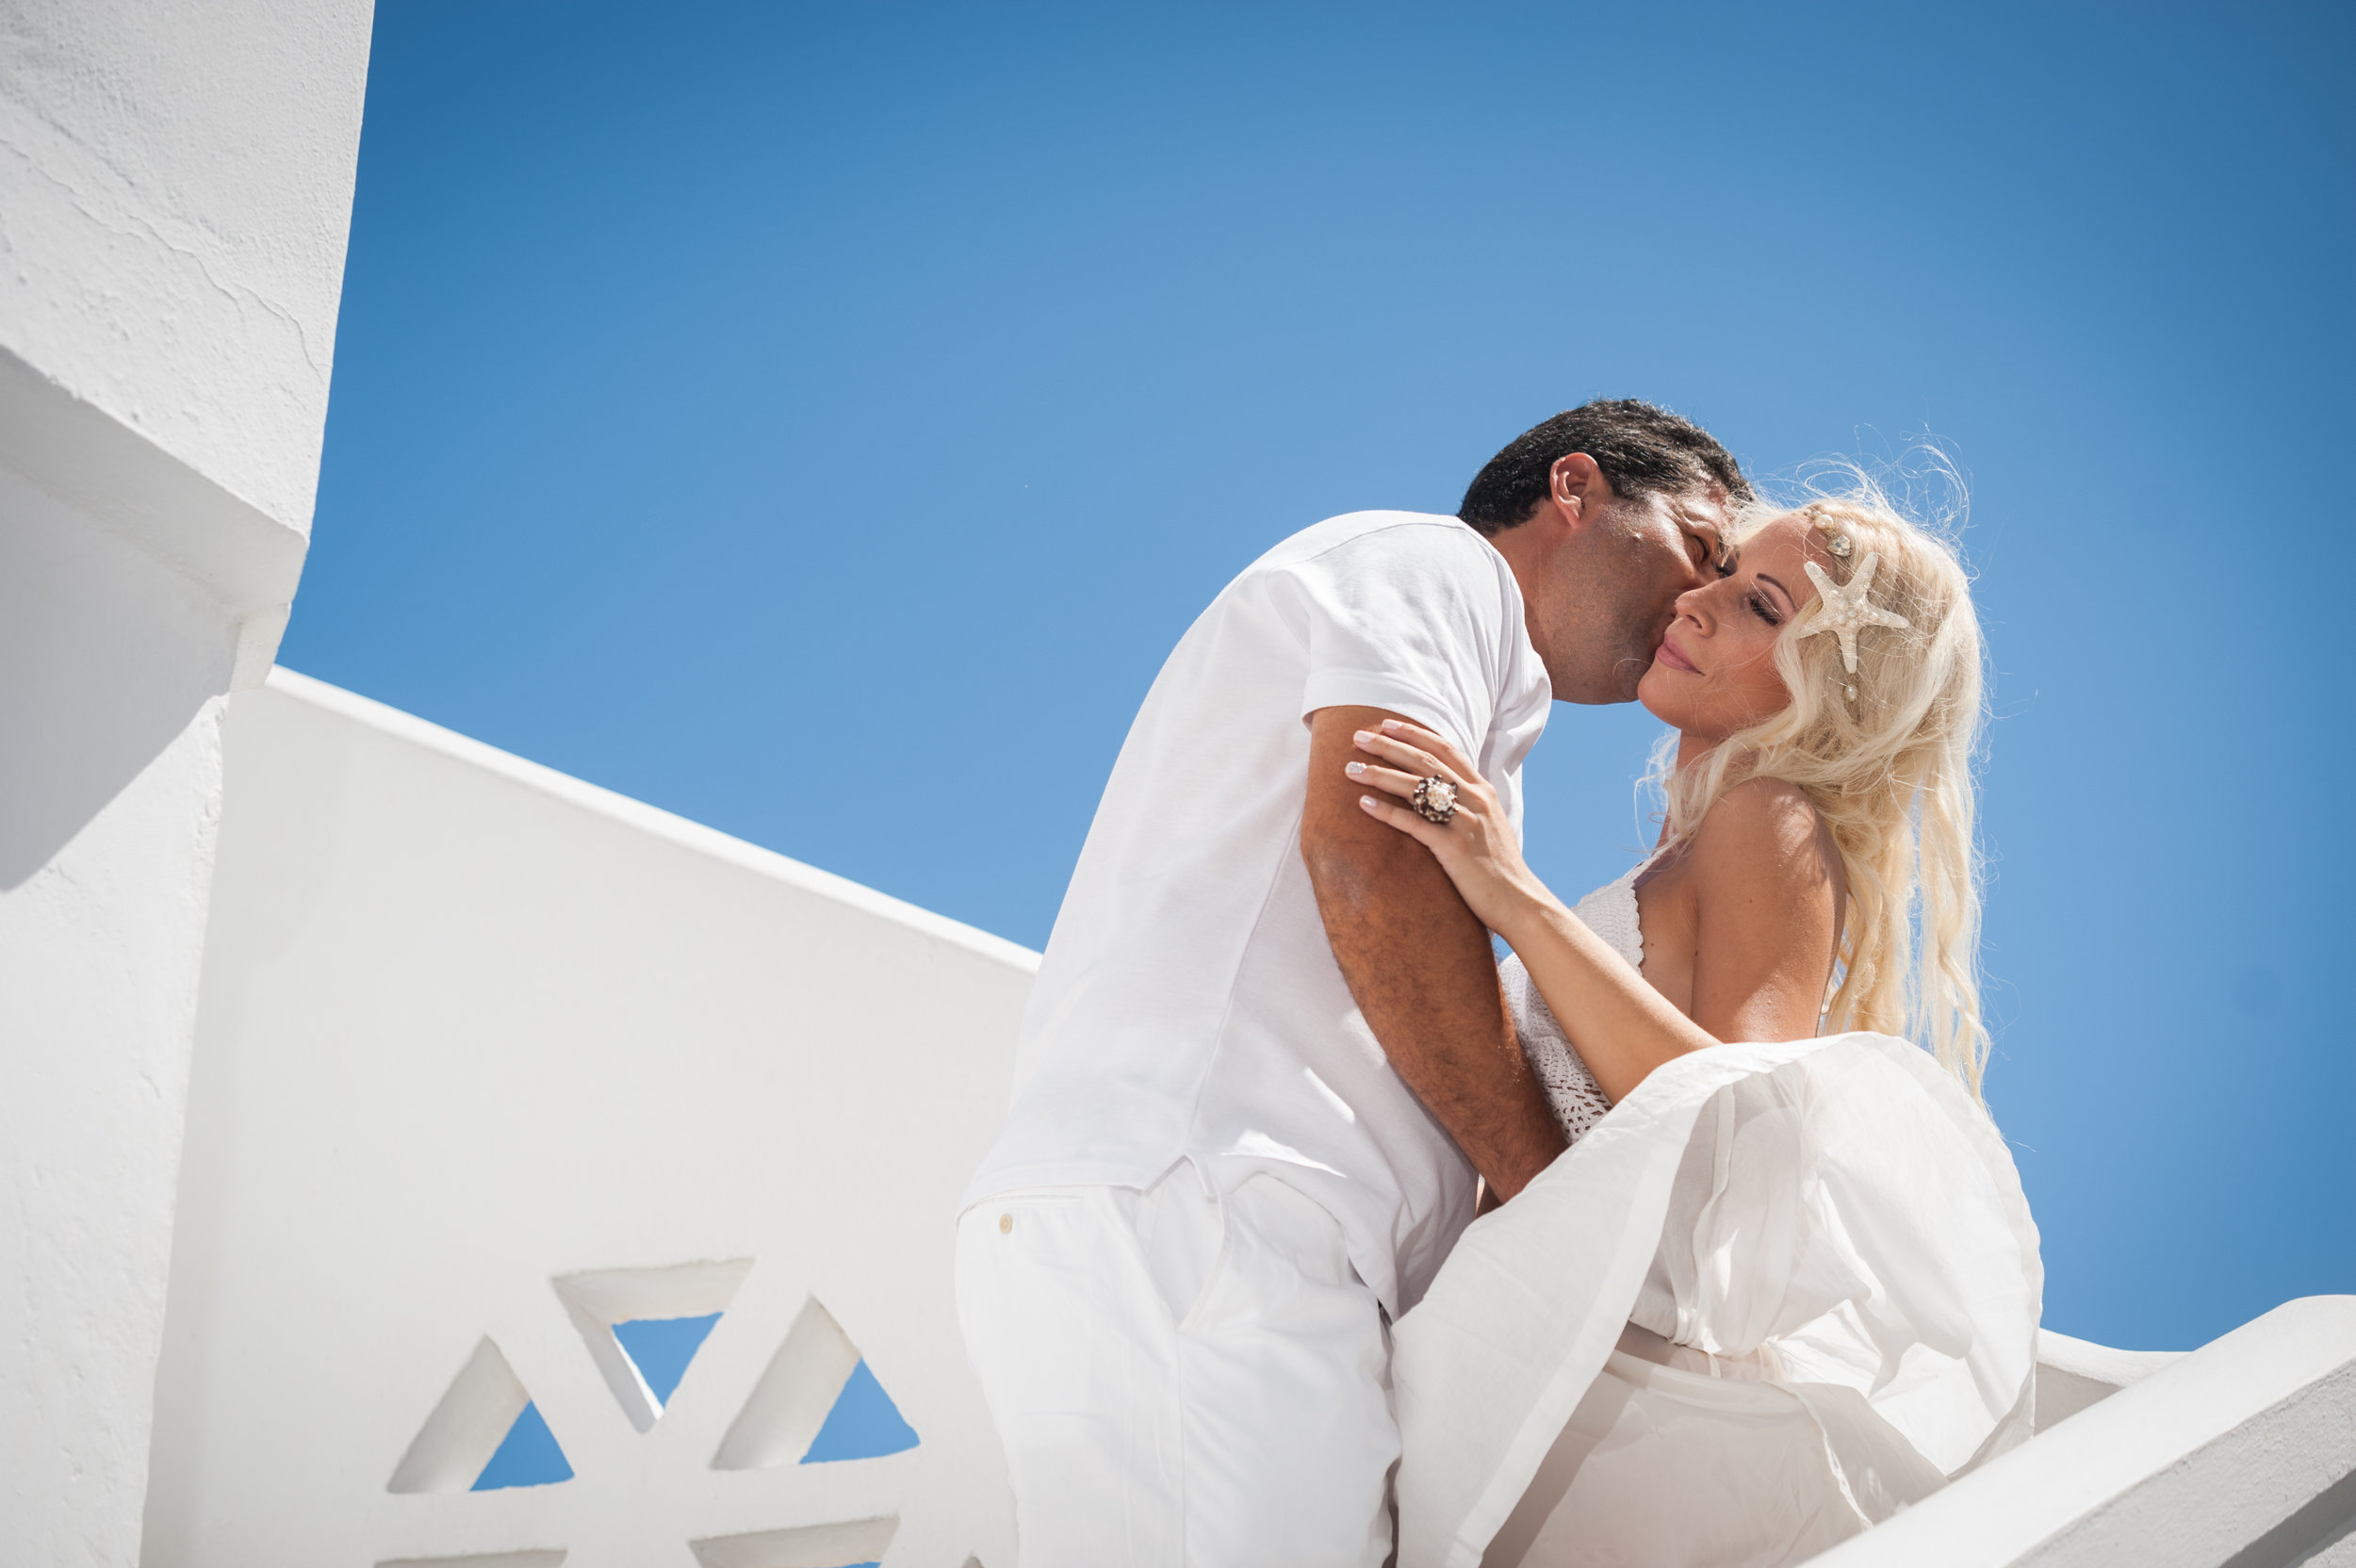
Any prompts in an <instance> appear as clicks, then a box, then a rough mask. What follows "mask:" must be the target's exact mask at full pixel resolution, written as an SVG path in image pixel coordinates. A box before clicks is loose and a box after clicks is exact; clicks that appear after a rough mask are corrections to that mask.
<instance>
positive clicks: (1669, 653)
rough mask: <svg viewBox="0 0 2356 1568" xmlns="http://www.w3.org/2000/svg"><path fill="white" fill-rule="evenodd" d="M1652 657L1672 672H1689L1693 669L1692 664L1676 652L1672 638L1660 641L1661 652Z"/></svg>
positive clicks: (1674, 641) (1680, 653) (1675, 644)
mask: <svg viewBox="0 0 2356 1568" xmlns="http://www.w3.org/2000/svg"><path fill="white" fill-rule="evenodd" d="M1654 657H1655V658H1657V659H1659V660H1660V661H1661V662H1662V663H1663V664H1666V665H1668V666H1669V668H1671V669H1673V670H1687V671H1691V670H1692V669H1693V661H1692V660H1691V659H1688V658H1686V657H1685V655H1684V654H1683V653H1682V652H1680V651H1679V650H1678V648H1677V640H1676V639H1675V638H1673V637H1663V638H1661V651H1660V652H1659V653H1658V654H1656V655H1654Z"/></svg>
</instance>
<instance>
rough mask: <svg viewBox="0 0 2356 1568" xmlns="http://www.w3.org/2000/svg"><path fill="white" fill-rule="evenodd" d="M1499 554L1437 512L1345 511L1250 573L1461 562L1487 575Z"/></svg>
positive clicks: (1277, 549) (1286, 544)
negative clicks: (1329, 564) (1326, 565)
mask: <svg viewBox="0 0 2356 1568" xmlns="http://www.w3.org/2000/svg"><path fill="white" fill-rule="evenodd" d="M1494 553H1495V552H1494V551H1493V550H1492V549H1491V548H1490V547H1489V544H1488V541H1487V540H1485V539H1483V538H1481V535H1480V534H1478V533H1476V532H1474V531H1473V530H1472V528H1471V527H1470V526H1469V525H1468V524H1466V523H1464V521H1463V520H1461V519H1459V518H1456V517H1450V516H1446V515H1442V514H1439V513H1433V512H1345V513H1343V514H1342V515H1340V516H1338V517H1328V518H1326V519H1325V521H1323V522H1321V523H1312V524H1311V525H1309V526H1308V527H1307V528H1304V529H1302V530H1301V531H1300V532H1299V533H1296V534H1294V535H1293V536H1292V537H1290V538H1289V539H1286V540H1284V542H1283V543H1281V544H1279V545H1277V546H1276V547H1274V548H1272V549H1270V550H1269V551H1268V553H1267V554H1266V555H1263V556H1262V557H1260V559H1259V560H1257V561H1255V562H1253V563H1252V565H1251V567H1250V568H1248V570H1249V571H1252V572H1260V571H1284V570H1287V569H1290V568H1295V567H1301V566H1305V565H1308V564H1312V563H1316V562H1321V561H1334V562H1338V561H1341V560H1349V561H1351V562H1357V561H1360V560H1365V561H1367V562H1369V563H1371V562H1373V561H1377V560H1387V559H1391V558H1397V559H1399V560H1401V561H1403V562H1404V561H1432V562H1445V563H1461V564H1464V565H1467V566H1474V567H1477V568H1478V569H1480V570H1482V571H1487V570H1489V569H1491V568H1490V566H1489V561H1488V558H1489V557H1490V556H1491V555H1493V554H1494Z"/></svg>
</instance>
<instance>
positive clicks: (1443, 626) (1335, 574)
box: [1286, 524, 1521, 761]
mask: <svg viewBox="0 0 2356 1568" xmlns="http://www.w3.org/2000/svg"><path fill="white" fill-rule="evenodd" d="M1286 571H1287V574H1288V575H1289V576H1290V577H1291V579H1292V580H1293V583H1294V586H1295V589H1296V591H1297V593H1298V595H1299V603H1300V606H1301V612H1302V613H1303V615H1304V617H1305V619H1306V621H1307V627H1308V641H1309V674H1308V678H1307V679H1306V681H1305V682H1304V683H1303V685H1302V689H1301V717H1302V718H1304V719H1305V718H1307V717H1308V716H1309V715H1310V714H1311V713H1314V712H1316V711H1317V710H1318V709H1320V708H1350V707H1366V708H1386V709H1389V710H1390V711H1393V712H1395V713H1399V714H1401V715H1402V716H1404V717H1406V718H1410V719H1413V720H1415V722H1416V723H1418V724H1420V725H1423V726H1424V727H1427V728H1430V729H1432V730H1436V731H1437V732H1439V733H1440V734H1442V735H1445V736H1446V737H1448V740H1449V741H1451V742H1452V743H1455V745H1456V746H1457V748H1458V749H1459V750H1461V751H1462V752H1463V753H1464V755H1465V756H1466V757H1468V758H1472V759H1474V760H1476V761H1478V760H1479V758H1480V756H1481V747H1482V743H1483V741H1484V739H1485V738H1486V737H1487V735H1488V733H1489V730H1490V727H1491V726H1492V725H1493V724H1494V723H1495V722H1496V720H1497V703H1498V700H1499V697H1500V695H1501V687H1502V685H1503V680H1504V674H1505V668H1506V663H1507V661H1508V659H1509V657H1510V649H1511V648H1512V646H1513V640H1514V639H1516V638H1518V637H1519V636H1520V635H1521V628H1520V625H1519V624H1518V617H1519V614H1520V609H1519V602H1518V598H1517V597H1516V596H1514V594H1513V590H1512V586H1511V582H1510V580H1509V579H1508V578H1507V577H1506V576H1505V570H1504V564H1503V563H1502V562H1500V561H1497V560H1496V559H1495V553H1494V552H1493V551H1491V550H1490V549H1489V548H1488V547H1487V546H1486V545H1485V544H1483V543H1482V541H1481V537H1480V536H1479V535H1478V534H1476V533H1474V532H1473V531H1471V530H1469V529H1466V530H1464V536H1463V537H1462V538H1456V537H1452V536H1451V534H1450V533H1449V531H1448V529H1447V528H1445V527H1442V526H1438V525H1432V524H1404V525H1401V526H1399V527H1395V528H1387V529H1382V530H1379V531H1374V532H1371V533H1366V534H1361V535H1359V536H1358V537H1356V538H1354V539H1350V540H1348V541H1346V542H1344V543H1343V544H1340V545H1338V546H1336V547H1333V549H1330V550H1327V551H1325V552H1324V553H1322V554H1320V555H1317V556H1316V557H1313V558H1311V559H1310V560H1307V561H1303V562H1299V563H1296V564H1293V565H1291V566H1289V567H1287V568H1286Z"/></svg>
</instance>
